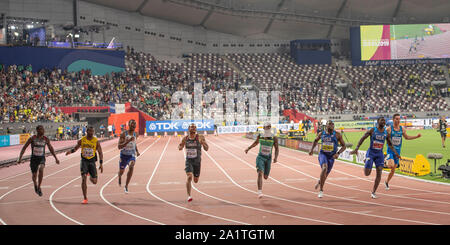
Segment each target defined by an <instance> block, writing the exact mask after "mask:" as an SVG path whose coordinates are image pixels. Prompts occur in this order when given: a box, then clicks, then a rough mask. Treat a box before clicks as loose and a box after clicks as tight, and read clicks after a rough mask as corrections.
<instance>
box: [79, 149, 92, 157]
mask: <svg viewBox="0 0 450 245" xmlns="http://www.w3.org/2000/svg"><path fill="white" fill-rule="evenodd" d="M81 155H83V157H86V158H89V157H93V156H94V149H92V148H83V151H82V152H81Z"/></svg>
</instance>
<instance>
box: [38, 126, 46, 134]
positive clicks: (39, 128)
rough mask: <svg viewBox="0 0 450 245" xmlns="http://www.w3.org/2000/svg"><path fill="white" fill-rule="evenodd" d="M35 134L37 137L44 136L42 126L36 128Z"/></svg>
mask: <svg viewBox="0 0 450 245" xmlns="http://www.w3.org/2000/svg"><path fill="white" fill-rule="evenodd" d="M36 133H37V135H38V136H42V135H44V133H45V130H44V126H42V125H38V126H37V127H36Z"/></svg>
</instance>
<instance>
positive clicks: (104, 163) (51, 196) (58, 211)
mask: <svg viewBox="0 0 450 245" xmlns="http://www.w3.org/2000/svg"><path fill="white" fill-rule="evenodd" d="M147 140H148V139H146V140H144V141H142V142H141V143H140V144H142V143H144V142H146V141H147ZM119 156H120V155H116V156H115V157H113V158H110V159H109V160H107V161H106V162H103V165H106V164H107V163H108V162H111V161H112V160H114V159H116V158H117V157H119ZM80 178H81V176H79V177H77V178H75V179H73V180H71V181H69V182H67V183H66V184H64V185H62V186H60V187H59V188H58V189H56V190H55V191H54V192H53V193H52V194H51V195H50V198H49V201H50V205H51V206H52V208H53V209H54V210H55V211H56V212H57V213H59V214H60V215H62V216H63V217H64V218H66V219H68V220H70V221H72V222H74V223H76V224H79V225H83V223H81V222H79V221H77V220H75V219H72V218H70V217H69V216H67V215H66V214H64V213H63V212H61V211H60V210H59V209H58V208H56V206H55V205H54V204H53V196H54V195H55V194H56V192H58V191H59V190H60V189H62V188H64V187H65V186H67V185H69V184H71V183H72V182H74V181H76V180H78V179H80ZM80 205H81V204H80Z"/></svg>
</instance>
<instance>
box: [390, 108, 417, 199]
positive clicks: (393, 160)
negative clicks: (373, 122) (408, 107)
mask: <svg viewBox="0 0 450 245" xmlns="http://www.w3.org/2000/svg"><path fill="white" fill-rule="evenodd" d="M392 120H393V124H392V125H391V126H390V127H388V128H387V129H386V130H387V132H388V134H390V135H391V142H392V145H393V146H394V148H395V150H396V151H397V153H398V154H399V155H400V151H401V148H402V138H403V137H405V139H406V140H413V139H417V138H419V137H420V136H421V135H420V134H418V135H417V136H409V135H407V134H406V129H405V128H403V127H402V126H400V114H394V116H393V118H392ZM386 161H387V167H388V168H390V169H391V172H390V173H389V175H388V178H387V180H386V181H385V182H384V185H385V187H386V190H389V181H390V180H391V179H392V177H393V176H394V173H395V168H398V167H399V166H400V161H399V159H398V158H397V156H396V155H395V153H394V152H393V151H392V150H391V148H388V149H387V158H386Z"/></svg>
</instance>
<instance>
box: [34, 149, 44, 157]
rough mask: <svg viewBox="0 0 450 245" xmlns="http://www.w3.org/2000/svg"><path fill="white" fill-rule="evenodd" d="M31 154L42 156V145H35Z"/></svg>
mask: <svg viewBox="0 0 450 245" xmlns="http://www.w3.org/2000/svg"><path fill="white" fill-rule="evenodd" d="M33 155H35V156H43V155H44V147H35V148H34V149H33Z"/></svg>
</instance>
